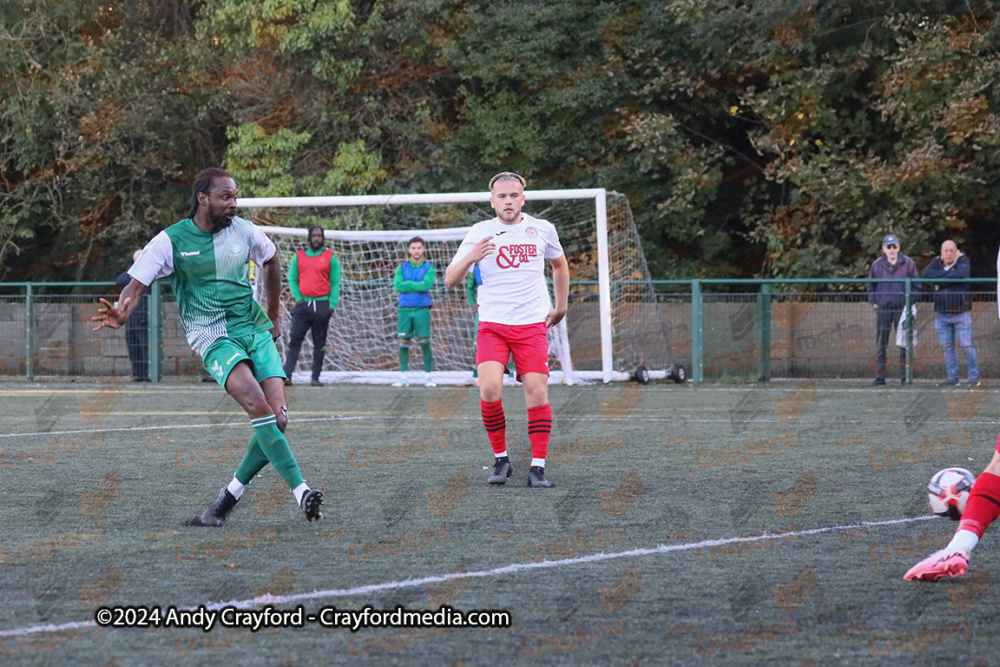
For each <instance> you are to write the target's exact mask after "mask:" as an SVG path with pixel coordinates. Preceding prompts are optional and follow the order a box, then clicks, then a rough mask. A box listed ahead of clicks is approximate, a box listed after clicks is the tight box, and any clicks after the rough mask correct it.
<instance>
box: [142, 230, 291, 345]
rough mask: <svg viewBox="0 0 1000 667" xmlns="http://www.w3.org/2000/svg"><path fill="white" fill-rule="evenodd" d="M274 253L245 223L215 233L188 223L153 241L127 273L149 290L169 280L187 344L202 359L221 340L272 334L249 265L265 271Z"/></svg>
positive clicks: (269, 241)
mask: <svg viewBox="0 0 1000 667" xmlns="http://www.w3.org/2000/svg"><path fill="white" fill-rule="evenodd" d="M274 253H275V247H274V243H272V242H271V239H269V238H268V237H267V236H266V235H265V234H264V233H263V232H262V231H260V230H259V229H257V227H255V226H254V224H253V223H252V222H249V221H247V220H244V219H242V218H237V217H234V218H233V222H232V224H231V225H229V226H228V227H226V228H224V229H220V230H219V231H217V232H215V233H209V232H206V231H202V230H201V229H199V228H198V226H197V225H195V224H194V221H193V220H191V219H190V218H186V219H184V220H181V221H180V222H178V223H177V224H175V225H171V226H170V227H168V228H167V229H165V230H163V231H162V232H160V233H159V234H157V235H156V236H154V237H153V239H152V240H151V241H150V242H149V243H148V244H146V247H145V248H144V249H143V251H142V254H141V255H140V256H139V259H137V260H136V262H135V264H133V265H132V268H130V269H129V270H128V274H129V275H130V276H132V277H133V278H135V279H136V280H138V281H139V282H141V283H143V284H146V285H150V284H152V282H153V281H154V280H157V279H159V278H167V277H169V278H170V286H171V288H173V290H174V295H175V296H176V297H177V304H178V306H179V309H180V316H181V323H182V324H183V325H184V332H185V333H186V334H187V340H188V344H189V345H190V346H191V349H193V350H194V351H195V352H197V353H198V354H204V353H205V350H206V349H208V346H209V345H211V344H212V343H213V342H215V341H216V340H218V339H220V338H224V337H235V336H245V335H248V334H252V333H255V332H258V331H268V330H270V328H271V326H272V324H271V320H270V319H269V318H268V316H267V313H266V312H264V309H263V308H261V307H260V305H259V304H258V303H257V302H256V301H254V300H253V290H252V288H251V287H250V281H249V276H248V271H249V262H250V261H251V260H252V261H253V262H254V263H255V264H256V265H257V266H261V265H262V264H263V263H264V262H266V261H268V260H269V259H271V258H272V257H274Z"/></svg>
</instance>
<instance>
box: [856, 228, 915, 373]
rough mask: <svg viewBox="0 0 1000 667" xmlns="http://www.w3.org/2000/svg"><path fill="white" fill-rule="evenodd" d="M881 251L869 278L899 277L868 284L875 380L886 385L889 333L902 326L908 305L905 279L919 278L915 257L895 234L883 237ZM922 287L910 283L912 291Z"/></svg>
mask: <svg viewBox="0 0 1000 667" xmlns="http://www.w3.org/2000/svg"><path fill="white" fill-rule="evenodd" d="M882 252H884V253H885V256H884V257H879V258H878V259H876V260H875V261H874V262H872V267H871V270H870V271H869V272H868V277H869V278H870V279H872V280H881V279H887V278H898V279H899V282H877V283H876V282H872V283H868V303H870V304H872V308H873V309H874V310H875V346H876V347H877V348H878V349H877V352H876V353H875V368H874V371H875V382H874V383H873V384H876V385H884V384H885V348H886V346H887V345H888V344H889V333H890V332H891V331H892V328H893V327H894V326H899V321H900V319H899V316H900V315H901V314H902V313H903V307H904V306H905V305H906V283H904V282H903V279H905V278H919V277H920V276H919V274H918V273H917V265H916V264H914V263H913V260H912V259H910V258H909V257H907V256H906V255H904V254H903V253H901V252H900V251H899V239H898V238H897V237H896V235H895V234H888V235H887V236H886V237H885V238H884V239H882ZM919 290H920V286H919V284H918V283H913V284H912V285H911V286H910V291H911V293H912V294H916V293H917V292H919ZM912 300H913V299H912V297H911V302H912ZM899 381H900V382H902V383H905V382H906V348H900V351H899Z"/></svg>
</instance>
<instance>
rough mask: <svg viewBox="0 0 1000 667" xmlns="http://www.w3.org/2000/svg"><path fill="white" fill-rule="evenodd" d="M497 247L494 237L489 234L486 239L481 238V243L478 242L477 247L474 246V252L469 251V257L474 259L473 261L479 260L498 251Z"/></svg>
mask: <svg viewBox="0 0 1000 667" xmlns="http://www.w3.org/2000/svg"><path fill="white" fill-rule="evenodd" d="M496 249H497V244H496V243H493V237H492V236H487V237H486V238H484V239H480V241H479V243H477V244H476V247H475V248H473V249H472V252H470V253H469V257H470V258H471V259H472V261H473V262H478V261H479V260H481V259H483V258H484V257H487V256H489V255H492V254H493V253H494V252H496Z"/></svg>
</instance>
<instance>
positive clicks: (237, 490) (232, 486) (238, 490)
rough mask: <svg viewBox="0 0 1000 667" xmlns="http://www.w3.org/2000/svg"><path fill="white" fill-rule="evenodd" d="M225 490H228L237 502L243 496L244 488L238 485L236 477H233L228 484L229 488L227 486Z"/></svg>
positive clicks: (238, 481)
mask: <svg viewBox="0 0 1000 667" xmlns="http://www.w3.org/2000/svg"><path fill="white" fill-rule="evenodd" d="M226 488H227V489H229V493H231V494H233V498H236V500H239V499H240V496H242V495H243V489H245V488H246V487H245V486H243V484H242V483H240V480H238V479H236V475H233V481H231V482H230V483H229V486H227V487H226Z"/></svg>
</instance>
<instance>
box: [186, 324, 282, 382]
mask: <svg viewBox="0 0 1000 667" xmlns="http://www.w3.org/2000/svg"><path fill="white" fill-rule="evenodd" d="M244 360H246V361H248V362H250V370H252V371H253V375H254V377H255V378H256V379H257V382H263V381H264V380H266V379H267V378H273V377H279V378H284V377H285V371H284V369H282V367H281V357H280V356H278V348H276V347H275V346H274V341H273V340H271V334H270V333H269V332H267V331H258V332H257V333H254V334H250V335H248V336H237V337H235V338H220V339H219V340H217V341H215V342H214V343H212V344H211V345H209V346H208V349H207V350H205V354H203V355H201V363H202V365H204V366H205V370H206V371H208V372H209V373H210V374H211V376H212V377H213V378H214V379H215V381H216V382H218V383H219V384H221V385H222V388H223V389H225V387H226V380H227V379H228V378H229V374H230V373H231V372H232V371H233V368H235V367H236V364H238V363H240V362H241V361H244Z"/></svg>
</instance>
